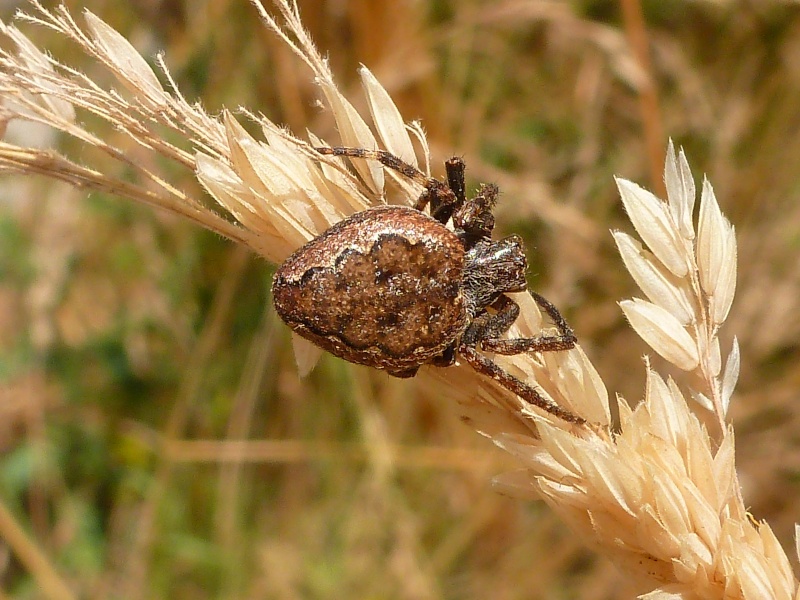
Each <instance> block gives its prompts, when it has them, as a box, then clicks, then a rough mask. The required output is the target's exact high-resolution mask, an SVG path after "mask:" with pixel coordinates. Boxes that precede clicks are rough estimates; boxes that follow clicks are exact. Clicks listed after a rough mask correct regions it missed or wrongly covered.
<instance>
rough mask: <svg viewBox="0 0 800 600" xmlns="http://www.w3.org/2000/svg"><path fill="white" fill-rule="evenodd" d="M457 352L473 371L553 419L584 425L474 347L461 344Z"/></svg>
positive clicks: (582, 421)
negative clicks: (492, 380)
mask: <svg viewBox="0 0 800 600" xmlns="http://www.w3.org/2000/svg"><path fill="white" fill-rule="evenodd" d="M458 352H459V354H460V355H461V356H463V357H464V360H466V361H467V362H468V363H469V365H470V366H471V367H472V368H473V369H475V371H477V372H478V373H480V374H482V375H486V376H487V377H491V378H492V379H494V380H495V381H496V382H497V383H499V384H500V385H502V386H503V387H504V388H506V389H507V390H508V391H510V392H512V393H514V394H516V395H517V396H519V397H520V398H522V399H523V400H525V401H526V402H528V403H529V404H533V405H534V406H536V407H538V408H541V409H542V410H543V411H545V412H548V413H550V414H551V415H553V416H554V417H558V418H559V419H562V420H563V421H566V422H568V423H574V424H576V425H583V424H585V423H586V419H583V418H581V417H579V416H578V415H576V414H574V413H572V412H571V411H569V410H567V409H565V408H561V407H560V406H559V405H558V404H556V403H555V402H553V401H552V400H549V399H547V398H545V397H544V396H543V395H542V394H540V393H539V391H538V390H537V389H536V388H534V387H532V386H530V385H528V384H527V383H525V382H524V381H522V380H520V379H517V378H516V377H514V376H513V375H512V374H511V373H507V372H506V371H505V370H504V369H503V368H501V367H500V365H498V364H497V363H495V362H494V361H491V360H489V359H488V358H486V357H485V356H483V355H482V354H480V353H479V352H478V351H477V349H476V348H475V347H474V346H468V345H466V344H461V346H460V347H459V349H458Z"/></svg>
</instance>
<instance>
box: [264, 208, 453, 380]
mask: <svg viewBox="0 0 800 600" xmlns="http://www.w3.org/2000/svg"><path fill="white" fill-rule="evenodd" d="M463 269H464V247H463V245H462V243H461V241H460V240H459V238H458V237H456V235H455V234H453V232H451V231H450V230H448V229H447V228H446V227H444V226H443V225H441V224H440V223H438V222H437V221H435V220H433V219H431V218H430V217H428V216H427V215H424V214H423V213H421V212H419V211H416V210H414V209H411V208H407V207H396V206H385V207H380V208H375V209H371V210H368V211H364V212H362V213H358V214H356V215H354V216H352V217H350V218H349V219H345V220H344V221H342V222H340V223H338V224H337V225H335V226H334V227H332V228H331V229H329V230H328V231H327V232H325V233H324V234H323V235H321V236H320V237H318V238H316V239H314V240H312V241H311V242H309V244H307V245H306V246H304V247H303V248H301V249H300V250H298V251H297V252H296V253H295V254H293V255H292V256H291V257H290V258H289V259H287V261H286V262H285V263H284V264H283V265H282V266H281V268H280V269H279V270H278V272H277V273H276V274H275V280H274V283H273V295H274V299H275V306H276V308H277V310H278V313H279V314H280V316H281V318H282V319H283V320H284V321H286V323H287V324H289V326H290V327H292V329H294V330H295V331H296V332H297V333H299V334H300V335H302V336H303V337H305V338H307V339H309V340H311V341H312V342H314V343H316V344H318V345H319V346H321V347H322V348H324V349H325V350H328V351H329V352H331V353H333V354H335V355H337V356H340V357H342V358H344V359H346V360H349V361H352V362H357V363H361V364H367V365H370V366H373V367H377V368H380V369H386V370H388V371H390V372H391V373H393V374H396V375H401V376H402V375H406V376H410V375H413V374H414V372H416V368H417V367H418V365H420V364H422V363H425V362H428V361H429V360H431V359H433V358H434V357H435V356H437V355H439V354H441V353H442V352H443V351H444V350H445V349H446V348H447V346H448V345H449V344H450V343H451V342H452V341H453V340H454V339H456V337H458V336H459V335H460V334H461V332H462V331H463V329H464V327H465V326H466V311H465V309H464V303H463V297H462V295H461V292H460V288H461V281H462V274H463Z"/></svg>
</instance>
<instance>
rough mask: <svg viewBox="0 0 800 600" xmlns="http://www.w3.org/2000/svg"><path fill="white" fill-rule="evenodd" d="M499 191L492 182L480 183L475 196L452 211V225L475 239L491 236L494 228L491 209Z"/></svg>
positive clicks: (495, 202)
mask: <svg viewBox="0 0 800 600" xmlns="http://www.w3.org/2000/svg"><path fill="white" fill-rule="evenodd" d="M499 193H500V191H499V189H498V188H497V186H496V185H494V184H493V183H490V184H481V187H480V189H479V190H478V193H477V194H476V196H475V197H474V198H473V199H472V200H468V201H467V202H466V203H464V204H462V205H461V206H460V207H458V209H457V210H456V211H455V213H453V226H454V227H455V228H456V229H461V230H463V231H464V233H466V234H467V237H469V238H472V239H475V240H477V239H479V238H488V237H491V235H492V230H493V229H494V215H493V214H492V209H494V205H495V204H497V196H498V195H499Z"/></svg>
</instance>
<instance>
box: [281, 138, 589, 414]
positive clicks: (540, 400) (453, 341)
mask: <svg viewBox="0 0 800 600" xmlns="http://www.w3.org/2000/svg"><path fill="white" fill-rule="evenodd" d="M317 151H318V152H320V153H321V154H329V155H335V156H348V157H352V158H362V159H372V160H378V161H380V162H381V163H382V164H383V165H385V166H387V167H389V168H391V169H394V170H396V171H398V172H399V173H401V174H402V175H404V176H406V177H408V178H410V179H413V180H414V181H416V182H418V183H420V184H422V185H423V186H424V191H423V193H422V195H421V196H420V198H419V200H418V201H417V204H416V206H415V207H414V208H411V207H407V206H378V207H375V208H371V209H368V210H365V211H362V212H359V213H356V214H354V215H352V216H350V217H348V218H346V219H344V220H343V221H340V222H339V223H337V224H335V225H334V226H332V227H331V228H330V229H328V230H327V231H324V232H323V233H322V234H320V235H319V236H318V237H316V238H314V239H313V240H311V241H310V242H309V243H308V244H306V245H305V246H303V247H302V248H300V249H299V250H298V251H297V252H295V253H294V254H292V255H291V256H290V257H289V258H288V259H286V261H285V262H284V263H283V264H282V265H281V266H280V267H279V268H278V271H277V272H276V273H275V279H274V281H273V286H272V292H273V298H274V302H275V308H276V310H277V311H278V314H279V315H280V317H281V318H282V319H283V320H284V321H285V322H286V323H287V324H288V325H289V326H290V327H291V328H292V329H293V330H294V331H296V332H297V333H298V334H300V335H301V336H303V337H304V338H306V339H308V340H310V341H312V342H314V343H315V344H317V345H318V346H320V347H322V348H324V349H325V350H327V351H329V352H331V353H332V354H335V355H336V356H339V357H341V358H344V359H345V360H349V361H351V362H354V363H359V364H364V365H369V366H371V367H375V368H377V369H383V370H385V371H387V372H388V373H390V374H391V375H394V376H396V377H412V376H414V375H415V374H416V373H417V370H418V369H419V367H420V366H422V365H424V364H433V365H436V366H440V367H446V366H449V365H452V364H453V363H454V362H455V360H456V357H457V356H461V357H463V359H464V360H466V361H467V362H468V363H469V364H470V365H471V366H472V367H473V368H474V369H475V370H476V371H478V372H480V373H482V374H485V375H488V376H489V377H492V378H493V379H495V380H496V381H498V382H499V383H500V384H501V385H503V386H504V387H505V388H507V389H509V390H510V391H512V392H514V393H515V394H517V395H519V396H520V397H521V398H523V399H524V400H527V401H528V402H530V403H531V404H534V405H536V406H538V407H540V408H542V409H544V410H546V411H547V412H549V413H551V414H553V415H555V416H557V417H559V418H561V419H564V420H566V421H569V422H572V423H583V422H584V420H583V419H582V418H580V417H578V416H576V415H574V414H573V413H571V412H570V411H567V410H565V409H563V408H561V407H560V406H558V405H556V404H554V403H553V402H552V401H550V400H548V399H546V398H545V397H544V396H542V395H541V394H540V393H539V392H538V391H537V390H536V389H535V388H533V387H531V386H529V385H528V384H526V383H524V382H522V381H521V380H519V379H517V378H516V377H514V376H513V375H511V374H510V373H508V372H506V371H505V370H504V369H502V368H501V367H500V366H499V365H498V364H497V363H495V362H494V361H492V360H490V359H489V358H487V357H486V356H484V355H483V354H481V353H480V352H479V350H485V351H489V352H495V353H497V354H504V355H513V354H520V353H523V352H551V351H556V350H569V349H570V348H572V347H574V345H575V341H576V340H575V335H574V334H573V332H572V329H570V327H569V325H567V323H566V321H565V320H564V318H563V317H562V316H561V314H560V313H559V312H558V310H557V309H556V307H555V306H553V305H552V304H551V303H550V302H548V301H547V300H545V299H544V298H543V297H542V296H540V295H538V294H536V293H534V292H532V291H531V292H530V294H531V295H532V296H533V298H534V300H535V301H536V302H537V304H539V306H540V307H542V309H544V311H545V312H546V313H547V314H548V315H549V316H550V318H551V319H552V320H553V322H554V323H555V325H556V327H557V329H558V334H557V335H539V336H536V337H532V338H512V339H504V338H503V337H502V336H503V335H504V334H505V333H506V332H507V331H508V330H509V328H510V327H511V325H512V324H513V323H514V321H515V320H516V319H517V317H518V316H519V311H520V309H519V305H517V303H516V302H514V300H512V299H511V298H510V297H509V296H507V295H506V294H507V293H508V292H521V291H524V290H526V289H527V282H526V280H525V273H526V271H527V261H526V259H525V251H524V247H523V245H522V241H521V239H520V238H519V237H517V236H511V237H508V238H505V239H502V240H498V241H494V240H492V239H491V235H492V230H493V229H494V216H493V214H492V209H493V208H494V205H495V203H496V201H497V194H498V190H497V187H496V186H494V185H482V186H481V188H480V189H479V191H478V193H477V194H476V196H475V197H474V198H471V199H467V198H466V195H465V184H464V161H462V160H461V159H460V158H451V159H450V160H448V161H447V162H446V163H445V168H446V171H447V182H446V183H445V182H443V181H439V180H438V179H433V178H429V177H426V176H425V175H424V174H423V173H421V172H420V171H419V170H418V169H416V168H415V167H413V166H411V165H409V164H406V163H404V162H403V161H401V160H400V159H399V158H397V157H396V156H394V155H392V154H389V153H388V152H384V151H380V150H364V149H361V148H317ZM426 206H430V216H428V215H427V214H426V213H424V212H422V211H423V210H424V209H425V207H426ZM449 221H452V225H453V229H452V230H451V229H449V228H448V227H447V223H448V222H449Z"/></svg>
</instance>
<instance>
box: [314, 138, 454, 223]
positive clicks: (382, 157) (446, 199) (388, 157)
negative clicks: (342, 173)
mask: <svg viewBox="0 0 800 600" xmlns="http://www.w3.org/2000/svg"><path fill="white" fill-rule="evenodd" d="M314 150H316V151H317V152H319V153H320V154H325V155H327V156H346V157H348V158H363V159H367V160H377V161H378V162H379V163H381V164H382V165H383V166H384V167H387V168H389V169H392V170H393V171H396V172H397V173H400V175H403V176H404V177H407V178H408V179H410V180H411V181H413V182H415V183H418V184H419V185H421V186H424V188H425V190H424V191H423V192H422V195H420V197H419V199H418V200H417V202H416V204H415V205H414V208H416V209H417V210H420V211H421V210H424V209H425V207H426V206H427V205H428V204H430V206H431V216H432V217H433V218H434V219H436V220H437V221H439V222H440V223H442V224H446V223H447V221H448V220H449V219H450V216H451V215H452V214H453V211H454V210H455V209H456V208H458V207H459V206H461V204H463V201H459V197H458V195H457V194H456V193H455V192H454V191H453V190H452V189H450V187H449V186H448V185H445V184H444V183H442V182H441V181H439V180H438V179H434V178H433V177H427V176H426V175H425V174H424V173H423V172H422V171H420V170H419V169H418V168H417V167H415V166H414V165H410V164H408V163H407V162H405V161H403V160H401V159H400V158H398V157H396V156H395V155H394V154H392V153H391V152H386V151H385V150H367V149H366V148H348V147H344V146H332V147H330V148H328V147H325V146H321V147H317V148H314ZM452 161H456V162H460V163H461V181H462V185H461V189H462V192H461V194H462V196H463V187H464V186H463V179H464V162H463V161H462V160H461V159H460V158H457V159H456V158H454V159H450V161H448V163H447V164H445V168H446V169H447V176H448V179H449V178H450V177H451V169H454V170H453V175H452V176H453V177H455V178H456V179H457V178H458V175H457V172H458V166H457V165H455V166H453V167H450V166H448V165H449V163H450V162H452Z"/></svg>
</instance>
